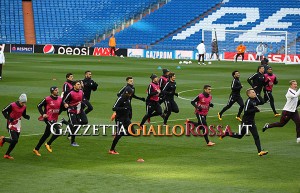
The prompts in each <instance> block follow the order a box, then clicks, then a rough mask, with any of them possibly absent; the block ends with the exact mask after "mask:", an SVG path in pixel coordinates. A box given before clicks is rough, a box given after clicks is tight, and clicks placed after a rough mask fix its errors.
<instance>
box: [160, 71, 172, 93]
mask: <svg viewBox="0 0 300 193" xmlns="http://www.w3.org/2000/svg"><path fill="white" fill-rule="evenodd" d="M162 71H163V75H161V77H160V78H159V81H158V84H159V88H160V90H162V89H163V88H164V87H165V85H166V84H167V82H168V81H169V74H170V70H168V69H163V70H162Z"/></svg>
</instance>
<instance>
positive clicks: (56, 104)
mask: <svg viewBox="0 0 300 193" xmlns="http://www.w3.org/2000/svg"><path fill="white" fill-rule="evenodd" d="M62 107H63V103H62V98H61V97H60V96H59V93H58V88H57V87H56V86H52V87H50V96H47V97H46V98H44V99H43V100H42V101H41V102H40V103H39V104H38V105H37V108H38V110H39V112H40V114H41V116H40V118H39V120H42V121H44V122H45V123H46V128H45V132H44V134H43V136H42V137H41V138H40V140H39V142H38V144H37V145H36V146H35V148H34V149H33V153H34V154H35V155H37V156H41V154H40V152H39V150H40V148H41V146H42V144H43V143H44V142H45V141H46V139H47V138H48V137H49V136H50V134H51V125H53V124H54V123H57V120H58V116H59V114H60V113H61V111H62ZM64 123H66V121H64ZM53 128H54V129H55V132H56V133H58V131H59V129H60V126H59V125H58V124H55V125H53ZM58 137H59V135H54V134H53V135H52V137H51V138H50V140H49V141H48V142H46V143H45V146H46V149H47V150H48V152H50V153H52V148H51V144H52V142H53V141H54V140H55V139H57V138H58Z"/></svg>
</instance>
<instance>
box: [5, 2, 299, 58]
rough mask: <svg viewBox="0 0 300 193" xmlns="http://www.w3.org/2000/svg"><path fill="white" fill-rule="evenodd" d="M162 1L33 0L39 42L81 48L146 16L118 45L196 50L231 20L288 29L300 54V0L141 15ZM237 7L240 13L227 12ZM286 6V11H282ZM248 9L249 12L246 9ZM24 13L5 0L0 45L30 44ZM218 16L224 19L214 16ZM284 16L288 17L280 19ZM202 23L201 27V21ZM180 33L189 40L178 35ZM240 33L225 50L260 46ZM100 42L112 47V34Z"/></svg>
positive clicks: (245, 26)
mask: <svg viewBox="0 0 300 193" xmlns="http://www.w3.org/2000/svg"><path fill="white" fill-rule="evenodd" d="M158 2H161V0H115V1H108V0H86V1H73V0H48V1H39V0H32V3H33V12H34V22H35V32H36V42H37V44H48V43H51V44H60V45H72V46H77V45H80V46H81V45H84V44H85V42H88V41H91V40H93V39H95V40H96V39H97V37H99V36H100V35H102V34H105V33H107V32H109V31H111V30H112V29H114V28H115V27H116V26H118V25H120V24H121V23H123V22H124V21H127V20H130V19H132V18H136V16H137V15H143V16H144V17H143V18H142V19H141V20H140V21H138V22H135V23H134V24H133V25H131V26H129V27H127V28H125V29H124V30H121V31H120V32H118V33H117V34H116V35H115V36H116V39H117V45H118V47H120V48H136V47H142V48H151V49H156V50H161V49H164V50H170V49H180V50H194V49H195V47H196V45H197V44H198V43H199V41H200V40H201V39H202V31H201V29H202V28H206V29H208V28H211V27H212V26H211V25H214V26H216V27H218V26H221V25H224V24H228V25H230V26H229V27H226V29H227V30H262V29H264V30H271V31H274V30H276V31H278V30H279V31H280V30H281V31H283V30H287V31H289V32H290V33H294V34H296V35H295V36H296V37H298V38H291V39H290V41H289V42H288V44H289V45H295V46H294V48H293V49H295V50H296V51H294V50H292V52H297V53H300V51H299V50H300V46H299V43H298V44H296V39H297V42H299V37H300V33H299V31H300V15H299V8H300V4H299V0H290V1H285V0H277V1H275V2H272V3H271V4H270V2H269V1H260V0H254V1H247V2H244V1H240V0H226V1H222V2H221V0H211V1H204V2H203V1H194V0H185V1H183V0H168V1H166V2H167V3H166V4H165V5H164V6H161V7H160V8H159V9H158V10H156V11H153V12H151V13H150V14H149V15H146V14H142V13H144V12H145V10H146V8H149V7H151V5H156V4H157V3H158ZM232 8H235V9H236V10H240V12H236V13H230V12H228V11H226V10H229V9H232ZM283 8H285V9H284V10H282V9H283ZM12 10H13V11H12ZM245 10H247V12H248V13H245ZM243 11H244V12H243ZM22 14H23V13H22V2H21V1H11V0H2V1H0V21H1V29H0V43H21V44H24V43H25V39H24V30H23V29H24V26H23V25H24V24H23V23H24V22H23V16H22ZM247 14H249V15H247ZM216 15H219V17H215V18H213V17H211V16H216ZM280 15H282V16H284V17H282V19H280V20H278V21H277V20H276V19H277V18H278V17H280ZM247 17H249V18H250V22H247V23H243V22H244V20H245V19H246V18H247ZM264 22H265V24H263V23H264ZM277 22H280V24H279V25H278V23H277ZM198 23H201V25H197V24H198ZM206 24H207V25H206ZM209 24H210V25H209ZM195 29H196V30H195ZM193 30H194V31H193ZM180 36H186V38H184V39H176V38H174V37H180ZM236 37H237V35H232V37H231V38H232V45H228V44H227V43H224V42H219V46H220V48H225V47H226V48H227V47H230V48H231V49H234V48H235V47H236V45H237V44H238V43H239V42H241V41H243V42H245V43H247V48H248V51H252V52H253V51H254V50H255V47H256V46H257V43H253V42H251V41H249V39H247V38H244V39H242V40H241V39H239V40H235V39H234V38H236ZM98 40H99V39H98ZM230 40H231V39H230ZM266 42H268V44H270V45H272V46H273V50H276V52H280V49H281V48H282V46H283V45H284V42H280V43H274V42H272V40H267V41H266ZM206 44H208V42H206ZM95 46H97V47H107V46H108V38H106V39H105V40H101V41H100V42H99V43H97V44H96V45H95Z"/></svg>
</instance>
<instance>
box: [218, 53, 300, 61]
mask: <svg viewBox="0 0 300 193" xmlns="http://www.w3.org/2000/svg"><path fill="white" fill-rule="evenodd" d="M235 56H236V52H224V59H225V60H234V58H235ZM241 58H242V56H239V58H238V60H241ZM255 59H256V54H255V53H245V57H244V60H247V61H256V60H255ZM268 59H269V61H270V62H279V63H283V62H284V61H285V58H284V54H269V55H268ZM286 62H292V63H300V55H291V54H288V55H287V57H286Z"/></svg>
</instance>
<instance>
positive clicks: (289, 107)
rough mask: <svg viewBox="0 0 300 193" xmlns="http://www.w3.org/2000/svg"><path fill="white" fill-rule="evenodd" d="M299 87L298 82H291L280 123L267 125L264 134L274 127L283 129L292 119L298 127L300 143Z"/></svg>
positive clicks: (298, 141)
mask: <svg viewBox="0 0 300 193" xmlns="http://www.w3.org/2000/svg"><path fill="white" fill-rule="evenodd" d="M297 87H298V85H297V81H296V80H291V81H290V88H289V89H288V91H287V93H286V95H285V97H286V103H285V105H284V107H283V111H282V113H281V118H280V122H277V123H271V124H269V123H266V124H265V126H264V127H263V132H265V131H266V130H268V129H270V128H273V127H283V126H284V125H285V124H287V123H288V122H289V120H290V119H292V120H293V121H294V123H295V125H296V132H297V143H300V118H299V113H298V111H297V105H298V97H299V95H300V89H298V91H297Z"/></svg>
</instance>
